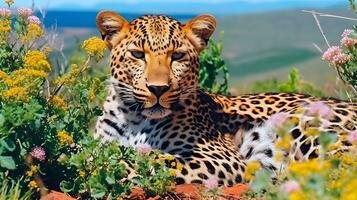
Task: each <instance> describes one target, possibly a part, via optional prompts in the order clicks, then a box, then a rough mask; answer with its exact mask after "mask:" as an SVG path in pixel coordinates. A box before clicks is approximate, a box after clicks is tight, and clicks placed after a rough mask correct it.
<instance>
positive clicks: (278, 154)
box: [274, 151, 283, 162]
mask: <svg viewBox="0 0 357 200" xmlns="http://www.w3.org/2000/svg"><path fill="white" fill-rule="evenodd" d="M274 159H275V160H276V161H278V162H281V161H283V153H282V152H281V151H277V152H276V153H275V155H274Z"/></svg>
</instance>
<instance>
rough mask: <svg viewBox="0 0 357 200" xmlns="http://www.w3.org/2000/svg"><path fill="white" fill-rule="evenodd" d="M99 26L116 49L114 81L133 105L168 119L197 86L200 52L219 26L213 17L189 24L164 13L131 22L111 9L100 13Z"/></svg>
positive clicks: (197, 18) (114, 55)
mask: <svg viewBox="0 0 357 200" xmlns="http://www.w3.org/2000/svg"><path fill="white" fill-rule="evenodd" d="M97 27H98V29H99V31H100V33H101V34H102V38H103V40H104V41H105V42H106V44H107V46H108V48H109V49H110V51H111V57H110V66H111V76H112V82H113V83H114V85H116V89H117V90H118V94H119V97H120V98H121V99H122V101H123V102H124V103H125V104H127V105H128V106H129V107H130V108H132V109H133V110H136V111H140V112H141V113H142V114H143V115H144V116H146V117H148V118H163V117H165V116H167V115H169V114H170V113H172V112H173V111H175V109H177V108H178V107H180V106H179V105H180V104H182V100H183V99H184V98H185V96H184V95H186V97H188V96H187V94H190V93H192V92H195V91H196V90H197V87H198V76H199V61H198V56H199V53H200V52H201V51H202V50H203V49H204V48H205V47H206V45H207V42H208V40H209V37H210V36H211V35H212V34H213V32H214V30H215V27H216V20H215V18H214V17H213V16H210V15H201V16H198V17H196V18H194V19H192V20H190V21H188V22H187V23H186V24H181V23H180V22H179V21H177V20H175V19H172V18H170V17H167V16H162V15H158V16H155V15H146V16H142V17H140V18H137V19H134V20H132V21H131V22H128V21H127V20H125V18H124V17H122V16H120V15H118V14H116V13H115V12H111V11H102V12H100V13H99V14H98V16H97Z"/></svg>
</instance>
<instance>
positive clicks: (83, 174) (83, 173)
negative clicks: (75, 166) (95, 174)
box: [79, 170, 86, 178]
mask: <svg viewBox="0 0 357 200" xmlns="http://www.w3.org/2000/svg"><path fill="white" fill-rule="evenodd" d="M85 175H86V172H85V171H83V170H81V171H79V176H80V177H82V178H83V177H84V176H85Z"/></svg>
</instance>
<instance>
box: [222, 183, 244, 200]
mask: <svg viewBox="0 0 357 200" xmlns="http://www.w3.org/2000/svg"><path fill="white" fill-rule="evenodd" d="M248 191H249V187H248V186H247V185H245V184H237V185H234V186H232V187H223V188H222V193H223V194H222V196H224V197H225V198H227V199H231V200H235V199H241V197H242V195H243V194H244V193H246V192H248Z"/></svg>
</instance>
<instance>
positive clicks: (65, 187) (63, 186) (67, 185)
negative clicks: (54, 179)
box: [60, 181, 74, 192]
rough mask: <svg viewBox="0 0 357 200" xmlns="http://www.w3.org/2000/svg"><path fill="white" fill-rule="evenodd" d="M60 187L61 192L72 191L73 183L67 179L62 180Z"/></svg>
mask: <svg viewBox="0 0 357 200" xmlns="http://www.w3.org/2000/svg"><path fill="white" fill-rule="evenodd" d="M60 188H61V190H62V191H63V192H72V191H73V189H74V184H72V183H71V182H69V181H62V182H61V183H60Z"/></svg>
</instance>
